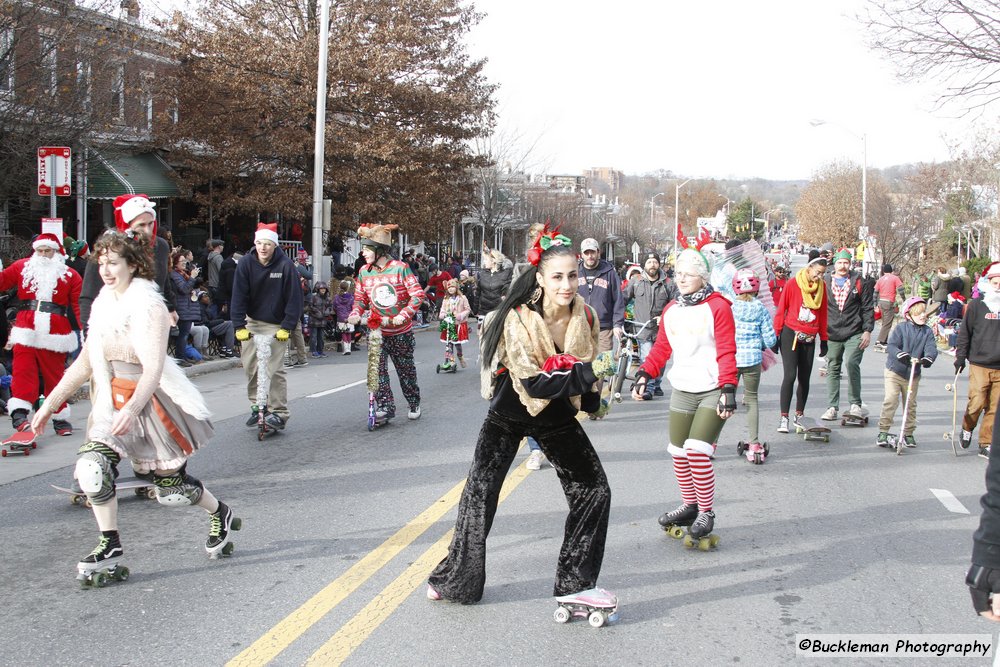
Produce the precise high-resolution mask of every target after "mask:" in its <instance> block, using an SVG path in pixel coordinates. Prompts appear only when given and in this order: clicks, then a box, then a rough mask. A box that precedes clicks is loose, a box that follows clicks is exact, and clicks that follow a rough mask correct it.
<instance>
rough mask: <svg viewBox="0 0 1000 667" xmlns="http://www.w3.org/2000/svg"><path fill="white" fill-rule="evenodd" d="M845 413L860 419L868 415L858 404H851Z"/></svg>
mask: <svg viewBox="0 0 1000 667" xmlns="http://www.w3.org/2000/svg"><path fill="white" fill-rule="evenodd" d="M846 414H849V415H851V416H852V417H857V418H859V419H862V418H864V417H866V416H867V415H868V412H867V411H866V410H865V409H864V408H862V407H861V406H860V405H852V406H851V407H850V409H849V410H848V411H847V413H846Z"/></svg>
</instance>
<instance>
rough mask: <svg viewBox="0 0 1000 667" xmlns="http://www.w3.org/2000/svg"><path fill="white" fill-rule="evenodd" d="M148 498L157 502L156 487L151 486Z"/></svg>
mask: <svg viewBox="0 0 1000 667" xmlns="http://www.w3.org/2000/svg"><path fill="white" fill-rule="evenodd" d="M146 498H147V499H149V500H156V487H155V486H151V487H149V488H148V489H146Z"/></svg>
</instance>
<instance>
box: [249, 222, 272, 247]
mask: <svg viewBox="0 0 1000 667" xmlns="http://www.w3.org/2000/svg"><path fill="white" fill-rule="evenodd" d="M253 240H254V243H256V242H257V241H270V242H271V243H273V244H274V245H278V223H276V222H271V223H266V222H260V223H257V231H256V232H255V233H254V235H253Z"/></svg>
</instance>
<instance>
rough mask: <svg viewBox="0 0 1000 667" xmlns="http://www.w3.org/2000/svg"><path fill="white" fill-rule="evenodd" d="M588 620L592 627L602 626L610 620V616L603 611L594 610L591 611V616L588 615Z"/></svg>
mask: <svg viewBox="0 0 1000 667" xmlns="http://www.w3.org/2000/svg"><path fill="white" fill-rule="evenodd" d="M587 622H588V623H590V627H592V628H600V627H603V626H604V624H605V623H607V622H608V618H607V616H605V615H604V612H603V611H592V612H590V616H588V617H587Z"/></svg>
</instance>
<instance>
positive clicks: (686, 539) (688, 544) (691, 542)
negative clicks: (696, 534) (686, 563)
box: [684, 535, 694, 549]
mask: <svg viewBox="0 0 1000 667" xmlns="http://www.w3.org/2000/svg"><path fill="white" fill-rule="evenodd" d="M684 546H686V547H687V548H688V549H690V548H691V547H693V546H694V540H693V539H691V536H690V535H685V536H684Z"/></svg>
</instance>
